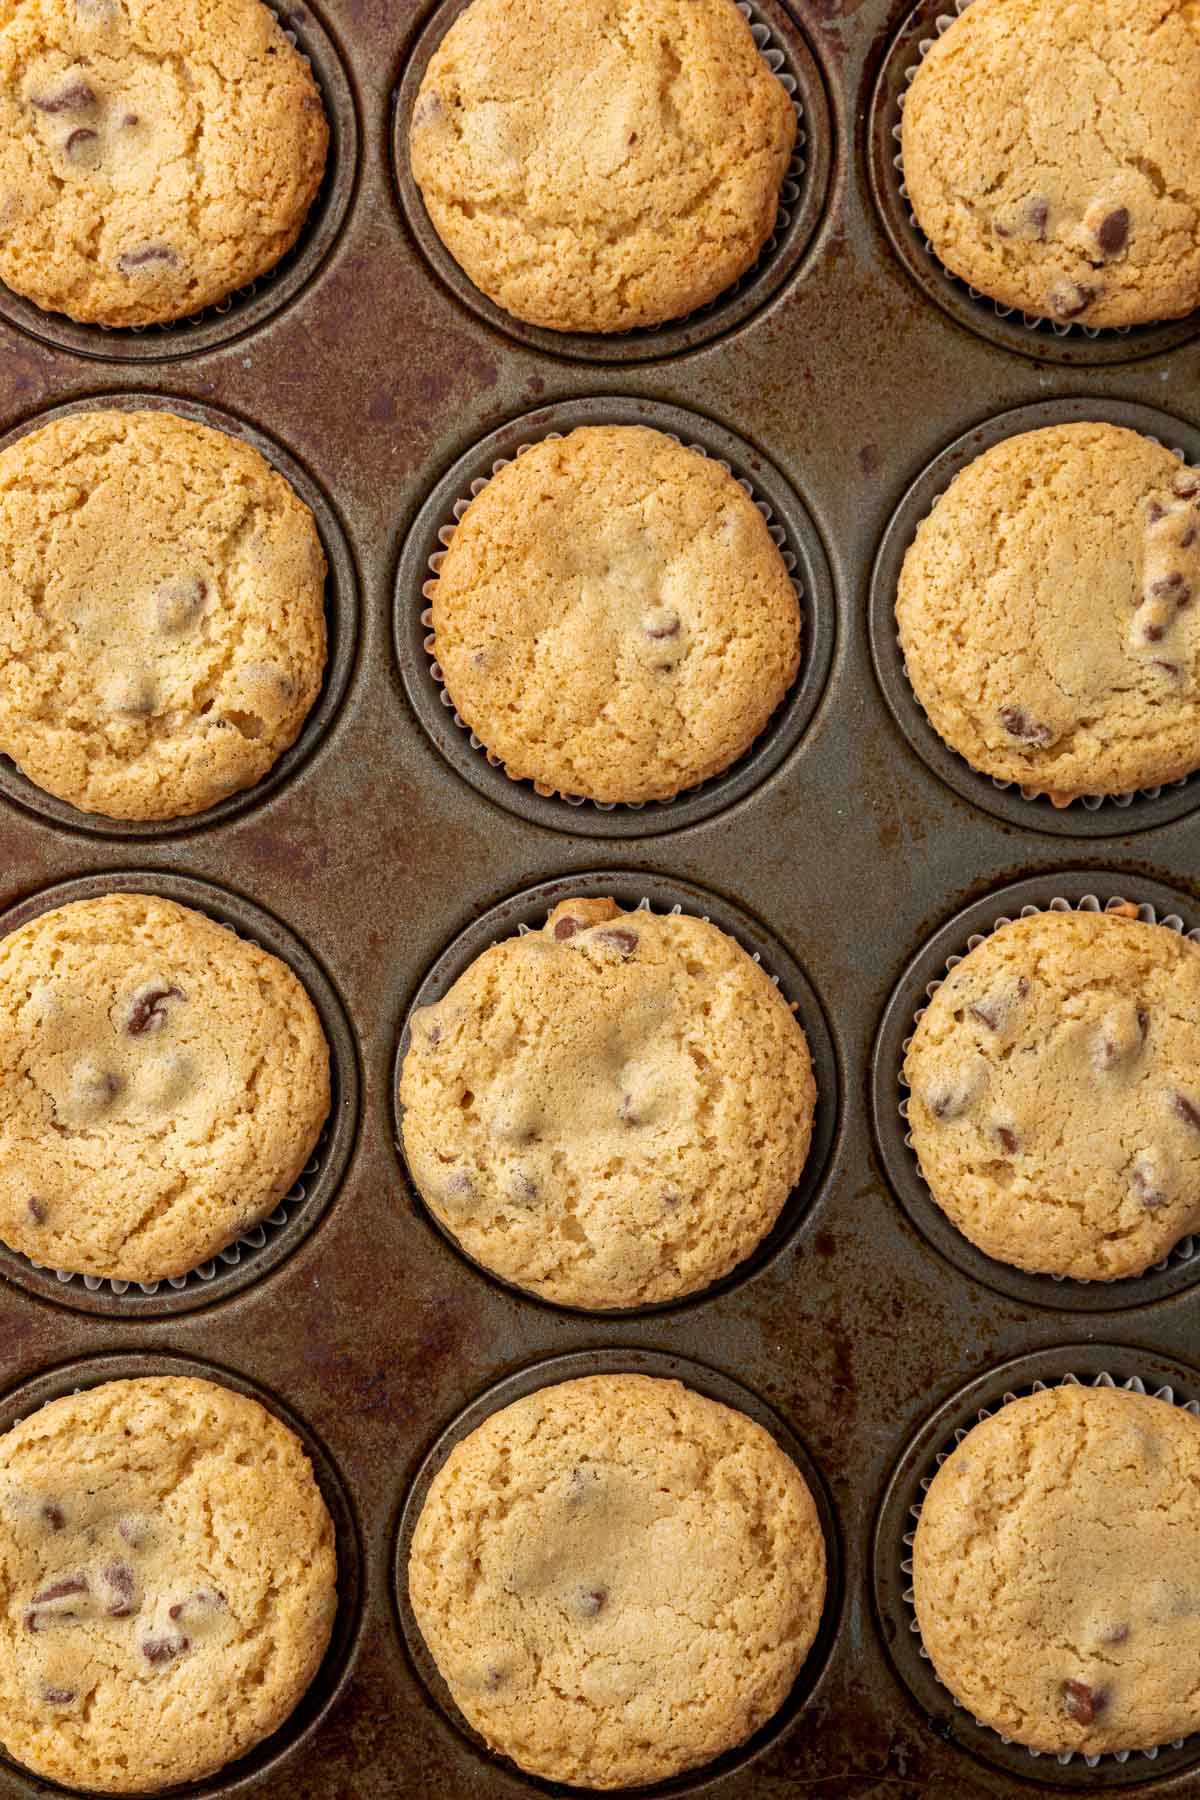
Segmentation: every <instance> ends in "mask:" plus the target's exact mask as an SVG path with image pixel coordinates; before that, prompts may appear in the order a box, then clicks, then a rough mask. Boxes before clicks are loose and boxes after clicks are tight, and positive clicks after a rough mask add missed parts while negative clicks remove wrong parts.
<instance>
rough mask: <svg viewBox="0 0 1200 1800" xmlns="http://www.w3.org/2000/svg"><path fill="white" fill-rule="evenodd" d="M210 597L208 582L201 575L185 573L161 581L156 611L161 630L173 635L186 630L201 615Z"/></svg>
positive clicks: (155, 598) (156, 599)
mask: <svg viewBox="0 0 1200 1800" xmlns="http://www.w3.org/2000/svg"><path fill="white" fill-rule="evenodd" d="M207 597H208V583H207V582H206V581H202V580H201V578H200V576H199V575H185V576H181V577H177V578H176V579H175V580H172V581H164V582H161V583H160V584H159V586H158V588H157V589H156V590H155V596H154V611H155V617H156V618H157V620H158V627H159V630H160V631H165V632H167V633H169V634H171V635H174V634H175V633H176V632H180V631H186V630H187V628H188V626H189V625H192V624H194V623H195V621H196V620H197V619H198V618H199V616H200V611H201V608H202V607H203V605H204V602H205V600H206V599H207Z"/></svg>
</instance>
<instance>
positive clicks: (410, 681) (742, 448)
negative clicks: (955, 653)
mask: <svg viewBox="0 0 1200 1800" xmlns="http://www.w3.org/2000/svg"><path fill="white" fill-rule="evenodd" d="M580 425H644V426H649V427H650V428H652V429H654V430H657V431H661V432H663V433H664V434H665V435H666V436H668V437H671V438H673V439H674V440H675V442H676V443H681V444H684V445H686V446H687V447H688V448H689V449H693V450H696V451H698V452H699V453H700V454H701V455H703V456H708V457H711V458H712V459H713V461H715V462H716V463H717V464H718V465H719V466H720V467H721V468H724V469H727V470H728V471H729V472H730V474H731V475H733V477H734V479H735V480H736V481H737V482H738V484H739V486H741V487H742V488H743V489H745V491H746V492H747V493H748V494H749V495H750V497H751V498H752V499H753V501H754V503H755V505H756V507H757V508H758V510H759V512H760V513H762V515H763V517H764V519H766V520H767V523H768V528H769V530H770V533H771V536H772V538H773V539H774V540H775V543H776V545H777V546H778V548H779V550H780V553H781V555H782V556H783V559H784V562H785V564H786V566H787V568H788V573H789V575H790V577H791V580H792V584H793V586H794V588H795V590H796V594H797V598H798V600H799V603H800V612H801V631H800V669H799V673H798V674H797V676H796V679H795V681H794V682H793V683H792V686H791V688H790V689H789V690H788V692H787V694H786V695H785V696H784V698H783V699H782V700H781V701H780V703H779V706H778V707H777V708H776V710H775V712H774V714H773V716H772V717H771V719H770V720H769V721H768V723H767V724H766V725H765V726H764V728H763V730H762V731H761V732H760V733H759V735H758V737H757V738H756V739H755V741H754V743H753V744H752V745H751V746H750V748H749V749H748V750H747V751H746V752H745V754H744V755H743V756H741V757H739V759H738V760H737V762H735V763H734V764H733V765H732V766H731V767H730V768H728V769H726V770H724V771H723V772H722V773H721V774H719V775H713V776H711V777H710V778H709V779H708V780H707V781H704V782H701V783H700V784H699V785H698V786H697V787H694V788H690V789H688V790H686V791H685V792H683V793H681V794H678V795H676V797H675V798H674V799H672V800H650V801H646V802H644V803H638V804H634V805H623V804H615V803H608V802H599V801H590V800H584V799H582V798H581V797H580V796H578V795H576V796H564V795H560V794H554V793H547V792H542V791H540V790H538V789H537V788H535V786H534V784H533V783H532V782H531V781H525V780H516V779H514V778H513V777H511V776H510V775H508V774H507V773H506V771H505V769H504V767H503V764H502V763H501V762H500V760H499V758H497V757H494V756H492V755H491V753H489V752H488V751H487V749H486V748H485V746H484V745H483V743H482V742H481V741H480V739H479V738H478V737H477V736H476V735H475V733H474V732H472V731H471V730H470V729H469V727H468V726H467V725H465V724H464V722H463V720H462V719H461V718H460V717H459V716H458V714H457V713H456V712H455V710H454V705H453V702H452V701H451V699H450V696H449V695H448V693H447V692H446V689H445V687H444V686H443V684H442V677H441V670H440V668H439V667H438V664H437V663H436V662H435V661H434V660H433V659H432V654H431V650H430V643H431V640H430V638H429V636H428V628H429V622H430V616H431V615H430V613H429V611H428V607H427V604H426V603H427V602H428V600H429V599H430V597H431V595H432V589H433V582H434V581H435V580H436V577H437V573H438V570H439V569H440V568H441V558H442V556H443V555H444V554H445V548H446V545H447V544H448V543H449V541H450V538H451V537H452V535H453V533H454V529H455V526H456V524H457V522H458V520H459V519H460V518H461V516H462V514H463V512H464V511H465V510H466V508H467V506H468V505H469V504H470V501H471V500H472V499H473V498H474V497H475V495H476V494H477V493H479V492H481V491H482V489H483V488H484V487H486V485H487V483H488V481H489V480H490V479H491V478H492V476H493V475H495V474H497V473H498V472H499V470H500V469H501V468H503V467H504V465H505V464H506V463H508V462H511V461H512V460H513V459H514V458H515V457H517V456H519V455H520V454H521V452H522V450H523V449H525V448H528V447H529V446H530V445H532V444H535V443H541V442H544V441H546V440H547V439H549V438H557V437H562V436H564V435H566V433H568V432H570V431H572V430H573V429H574V428H575V427H576V426H580ZM393 624H394V632H395V641H396V655H397V659H398V661H399V664H400V673H401V676H402V678H403V681H404V686H405V690H406V692H407V694H408V697H409V700H410V701H411V703H412V706H413V709H414V711H415V712H416V714H417V717H418V718H419V719H420V721H421V724H422V725H423V726H424V727H425V730H426V732H427V733H428V735H429V736H430V737H431V738H432V739H433V742H434V744H435V745H436V746H437V748H438V749H439V750H440V751H441V753H442V755H443V756H444V757H445V758H446V760H447V761H448V762H449V763H451V765H452V766H453V767H454V768H455V769H457V771H458V773H459V774H460V775H462V776H464V777H465V778H466V780H467V781H469V782H470V783H471V785H472V787H474V788H476V789H477V791H478V792H480V793H482V794H484V795H485V796H486V797H487V798H488V799H490V800H494V801H496V802H497V803H498V804H499V805H500V806H503V807H504V808H505V809H506V810H507V811H509V812H515V813H517V814H519V816H520V817H522V818H525V819H529V820H530V821H532V822H533V823H535V824H539V825H546V826H549V827H550V828H551V829H553V830H556V831H568V832H571V833H573V834H574V835H575V836H588V837H630V838H633V837H648V836H650V835H651V834H653V833H657V832H663V831H675V830H678V829H680V828H681V827H682V826H685V825H694V824H697V823H699V821H700V820H702V819H708V818H711V817H712V816H713V815H714V814H715V813H717V812H721V811H723V810H724V808H725V807H727V806H731V805H732V804H733V803H734V802H735V801H737V800H741V799H743V798H745V796H747V795H748V794H750V793H752V792H753V790H754V789H755V788H756V787H758V786H759V784H760V783H761V782H763V781H764V780H765V779H766V778H767V777H768V776H769V775H771V774H773V773H774V771H775V770H776V769H777V768H778V767H779V765H780V764H781V763H782V762H783V761H784V759H785V758H786V757H787V756H788V755H789V753H790V752H791V751H792V750H793V749H794V748H795V747H796V746H797V744H799V743H800V741H801V739H802V737H803V736H804V733H805V732H806V731H807V729H808V726H809V725H810V723H811V721H812V718H813V715H814V714H815V712H816V709H817V706H818V703H819V701H820V698H821V694H822V691H823V689H824V686H825V681H826V678H827V676H828V673H829V666H830V662H831V659H832V655H833V640H834V603H833V583H832V578H831V576H830V573H829V564H828V562H827V560H826V557H825V552H824V549H823V547H822V544H821V540H820V538H819V536H818V535H817V531H816V528H815V527H814V525H813V524H812V521H811V520H810V519H809V517H808V514H807V512H806V511H805V509H804V507H803V505H802V503H801V501H800V500H799V499H798V498H797V496H796V494H795V493H794V492H793V491H792V489H791V487H790V486H789V485H788V483H787V482H786V481H785V480H784V478H783V476H782V475H780V473H779V472H778V470H776V469H775V468H774V467H773V466H772V465H771V464H770V463H769V462H767V460H766V458H765V457H763V456H761V455H760V454H759V453H758V451H756V450H754V449H753V448H752V447H751V446H750V445H749V444H747V443H745V442H744V441H743V440H742V439H741V438H738V437H735V436H734V434H733V433H732V432H729V431H726V430H725V429H724V428H723V427H722V426H720V425H716V424H714V423H713V422H712V421H711V420H710V419H706V418H703V417H702V416H701V415H700V414H698V413H692V412H686V411H685V410H684V409H683V408H682V407H677V406H664V405H660V404H658V403H657V402H655V401H650V400H635V399H589V400H564V401H561V402H559V403H557V404H556V405H553V406H546V407H541V408H539V410H538V411H537V412H534V413H527V414H526V415H525V416H524V417H523V418H518V419H514V420H512V421H510V423H509V424H507V425H504V426H502V427H501V428H500V429H499V430H498V431H494V432H491V433H489V435H488V436H487V437H485V438H483V439H482V440H481V442H480V443H478V444H477V445H475V447H474V448H473V449H471V450H469V451H468V452H467V453H466V455H465V456H462V457H460V458H459V460H458V462H456V463H455V464H454V466H453V467H452V468H451V469H450V470H448V472H447V473H446V474H445V475H444V476H443V477H442V479H441V481H439V482H438V484H437V486H436V487H435V488H434V490H433V492H432V493H431V494H430V496H429V498H428V500H427V501H426V502H425V504H424V506H423V507H422V508H421V511H420V512H419V513H418V515H417V517H416V519H415V521H414V522H413V525H412V529H411V530H410V532H409V534H408V537H407V539H406V541H405V545H404V549H403V552H402V554H401V558H400V563H399V567H398V570H397V575H396V590H395V607H394V619H393Z"/></svg>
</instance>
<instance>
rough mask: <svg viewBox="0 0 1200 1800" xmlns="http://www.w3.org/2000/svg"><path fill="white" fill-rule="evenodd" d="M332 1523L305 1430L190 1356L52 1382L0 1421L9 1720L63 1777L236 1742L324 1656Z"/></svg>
mask: <svg viewBox="0 0 1200 1800" xmlns="http://www.w3.org/2000/svg"><path fill="white" fill-rule="evenodd" d="M336 1581H337V1567H336V1555H335V1548H334V1533H333V1526H332V1523H331V1521H330V1518H329V1514H328V1511H327V1510H326V1507H325V1503H324V1501H323V1500H322V1498H321V1495H320V1492H319V1491H318V1488H317V1485H316V1482H315V1481H314V1479H313V1473H312V1466H311V1464H310V1462H309V1459H308V1457H307V1455H306V1453H305V1451H304V1447H303V1445H302V1444H301V1443H300V1441H299V1439H298V1438H297V1437H296V1436H295V1434H294V1433H293V1432H291V1431H289V1430H288V1429H287V1427H286V1426H284V1425H282V1424H281V1423H280V1422H279V1420H278V1419H276V1418H274V1417H273V1416H272V1414H270V1413H269V1412H267V1411H266V1410H265V1408H263V1407H262V1406H260V1405H259V1403H258V1402H257V1401H256V1400H251V1399H249V1398H247V1397H246V1396H245V1395H242V1394H237V1393H234V1392H233V1391H232V1390H231V1389H229V1388H226V1387H224V1386H221V1385H219V1384H217V1383H215V1382H211V1381H202V1380H197V1379H194V1378H192V1377H186V1376H150V1377H142V1378H138V1379H135V1380H126V1381H110V1382H106V1383H105V1384H104V1385H103V1386H101V1387H94V1388H90V1389H88V1390H87V1391H86V1392H84V1393H76V1394H70V1395H68V1396H66V1397H65V1398H63V1399H61V1400H53V1401H51V1402H50V1403H49V1404H48V1405H47V1406H44V1407H42V1408H41V1409H40V1411H38V1412H36V1413H33V1414H31V1415H30V1417H29V1418H27V1419H24V1420H22V1421H21V1422H20V1423H19V1424H17V1425H14V1426H13V1428H12V1429H11V1430H10V1431H9V1432H7V1433H6V1434H5V1435H4V1437H3V1438H0V1582H2V1584H3V1593H4V1609H3V1612H2V1613H0V1642H2V1647H3V1654H2V1655H0V1740H2V1741H3V1743H4V1746H5V1748H6V1749H7V1750H8V1751H9V1753H10V1754H11V1755H12V1756H14V1757H16V1758H17V1760H18V1761H19V1762H21V1763H23V1764H24V1765H25V1766H26V1767H27V1768H30V1769H33V1770H35V1771H36V1772H37V1773H38V1774H39V1775H42V1776H45V1777H47V1778H48V1779H50V1780H54V1781H60V1782H62V1783H64V1784H65V1785H66V1786H67V1787H71V1788H84V1787H86V1788H87V1789H88V1790H89V1791H99V1792H103V1793H129V1792H135V1791H136V1792H145V1791H147V1790H149V1791H152V1792H153V1791H157V1790H158V1789H160V1788H164V1787H168V1786H172V1785H174V1784H175V1783H176V1782H181V1781H191V1780H196V1779H198V1778H199V1777H201V1776H203V1775H208V1774H211V1773H213V1772H214V1771H215V1770H217V1769H219V1768H221V1767H223V1766H224V1764H226V1763H227V1762H229V1761H231V1760H232V1759H233V1758H234V1757H237V1756H241V1755H243V1754H244V1753H245V1752H246V1751H247V1750H249V1749H251V1748H252V1747H253V1746H254V1745H255V1744H257V1743H259V1742H260V1741H261V1740H262V1739H263V1738H265V1737H266V1736H268V1735H269V1733H270V1732H272V1731H274V1730H275V1729H276V1727H277V1726H279V1725H280V1724H282V1723H283V1721H284V1719H286V1718H287V1716H288V1714H289V1713H290V1712H291V1711H292V1709H293V1707H294V1706H295V1705H296V1702H297V1701H298V1700H299V1699H300V1697H301V1695H302V1694H303V1693H304V1690H305V1689H306V1688H307V1687H308V1685H309V1683H310V1681H311V1680H312V1678H313V1676H314V1675H315V1674H316V1672H317V1669H318V1667H319V1665H320V1662H321V1659H322V1657H323V1655H324V1653H325V1647H326V1645H327V1644H328V1642H329V1636H330V1632H331V1630H332V1626H333V1619H334V1613H335V1611H336V1604H337V1595H336Z"/></svg>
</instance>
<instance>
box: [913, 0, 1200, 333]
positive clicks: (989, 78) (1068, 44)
mask: <svg viewBox="0 0 1200 1800" xmlns="http://www.w3.org/2000/svg"><path fill="white" fill-rule="evenodd" d="M1198 140H1200V5H1198V4H1197V0H1085V3H1083V4H1075V5H1064V4H1062V0H971V4H970V5H969V6H967V8H966V9H965V11H963V12H962V13H961V14H960V16H959V17H958V18H957V19H956V20H955V22H954V23H953V24H952V25H951V26H950V27H949V29H948V30H947V31H946V32H945V33H944V34H943V35H942V36H941V37H939V38H938V39H937V40H936V42H935V43H934V45H933V47H932V48H931V49H930V51H929V53H928V54H927V55H926V56H925V58H924V60H923V61H922V62H921V64H920V66H919V68H918V70H917V73H916V76H915V78H914V80H913V83H912V86H911V88H910V90H909V93H908V97H907V100H906V102H905V106H904V113H903V126H902V140H901V148H902V153H903V159H904V180H905V185H906V187H907V190H908V195H909V199H910V201H911V203H912V207H913V211H914V213H915V214H916V218H917V223H918V225H919V226H920V228H921V230H922V231H924V233H925V235H926V236H927V237H928V239H929V241H930V243H931V244H932V246H933V250H934V253H935V254H936V255H937V256H938V258H939V259H940V260H941V261H942V262H943V263H944V264H945V265H946V267H947V268H948V269H950V270H951V271H952V272H953V273H954V274H955V275H958V276H960V277H961V278H962V279H963V280H964V281H967V282H969V283H970V284H971V286H973V287H975V288H978V289H979V290H980V292H981V293H984V294H986V295H988V296H989V297H990V298H991V299H993V300H998V301H1000V302H1001V304H1002V305H1005V306H1011V307H1018V308H1020V309H1021V310H1022V311H1023V312H1026V313H1029V314H1033V315H1037V316H1039V317H1042V318H1049V319H1051V320H1053V321H1054V322H1055V323H1057V324H1069V323H1078V324H1081V325H1090V326H1098V327H1104V326H1124V325H1141V324H1149V323H1152V322H1153V321H1155V320H1160V319H1174V318H1179V317H1181V316H1182V315H1183V314H1185V313H1189V312H1191V311H1192V310H1193V308H1194V307H1196V306H1197V305H1200V164H1198V162H1197V158H1196V143H1197V141H1198Z"/></svg>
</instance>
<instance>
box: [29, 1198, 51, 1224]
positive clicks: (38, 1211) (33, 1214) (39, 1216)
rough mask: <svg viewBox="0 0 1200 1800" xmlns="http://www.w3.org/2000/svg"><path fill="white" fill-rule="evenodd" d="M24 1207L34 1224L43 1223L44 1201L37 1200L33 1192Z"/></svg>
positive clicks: (44, 1215)
mask: <svg viewBox="0 0 1200 1800" xmlns="http://www.w3.org/2000/svg"><path fill="white" fill-rule="evenodd" d="M25 1209H26V1211H27V1212H28V1214H29V1216H30V1218H31V1219H32V1220H33V1222H34V1224H35V1225H44V1224H45V1223H46V1203H45V1201H44V1200H39V1199H38V1198H37V1196H36V1195H35V1194H31V1195H30V1197H29V1199H28V1200H27V1201H26V1202H25Z"/></svg>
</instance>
